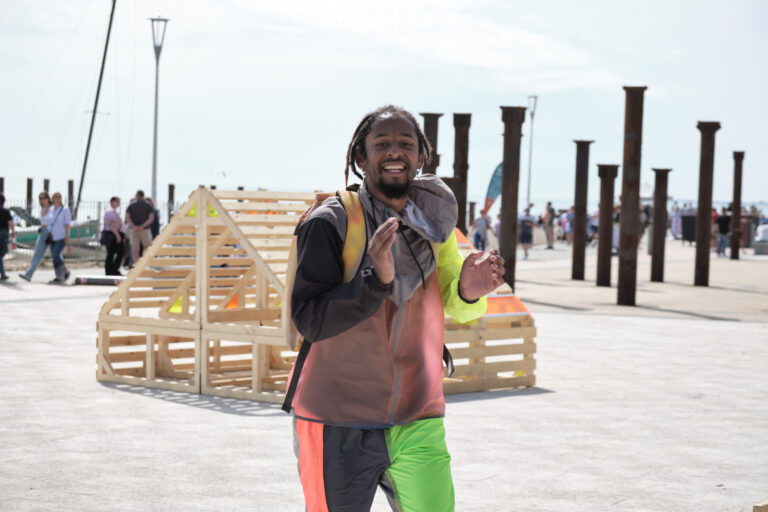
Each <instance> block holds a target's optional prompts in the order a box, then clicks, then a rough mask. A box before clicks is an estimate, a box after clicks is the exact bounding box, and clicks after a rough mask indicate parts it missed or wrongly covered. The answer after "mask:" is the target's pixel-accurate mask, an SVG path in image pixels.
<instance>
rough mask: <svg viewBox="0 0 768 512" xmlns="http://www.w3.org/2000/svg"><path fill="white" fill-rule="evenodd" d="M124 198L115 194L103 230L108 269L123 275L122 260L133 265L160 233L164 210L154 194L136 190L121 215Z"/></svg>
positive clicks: (129, 266) (125, 263) (130, 265)
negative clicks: (158, 204)
mask: <svg viewBox="0 0 768 512" xmlns="http://www.w3.org/2000/svg"><path fill="white" fill-rule="evenodd" d="M119 210H120V198H119V197H116V196H115V197H112V198H110V200H109V207H107V209H106V210H104V218H103V222H102V231H101V245H103V246H104V247H105V248H106V250H107V256H106V258H105V260H104V273H105V274H106V275H108V276H120V275H122V274H121V272H120V264H121V262H123V266H124V267H126V268H128V269H131V268H133V265H134V263H135V262H136V261H138V260H139V258H140V257H141V254H142V253H143V251H144V250H145V249H146V248H147V247H149V246H150V245H151V244H152V240H154V239H155V237H157V235H158V234H159V233H160V212H159V211H158V210H157V208H155V203H154V201H152V198H149V197H145V195H144V191H142V190H138V191H136V195H135V196H134V197H133V198H132V199H131V201H130V203H129V204H128V207H127V208H126V209H125V217H124V218H121V217H120V212H119Z"/></svg>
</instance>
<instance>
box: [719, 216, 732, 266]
mask: <svg viewBox="0 0 768 512" xmlns="http://www.w3.org/2000/svg"><path fill="white" fill-rule="evenodd" d="M715 224H717V256H718V257H722V258H725V256H726V254H725V250H726V249H727V248H728V237H729V236H730V234H731V216H730V215H728V210H727V209H726V208H725V207H723V210H722V213H721V214H720V215H719V216H718V217H717V219H715Z"/></svg>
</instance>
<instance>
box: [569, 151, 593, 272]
mask: <svg viewBox="0 0 768 512" xmlns="http://www.w3.org/2000/svg"><path fill="white" fill-rule="evenodd" d="M573 142H575V143H576V184H575V187H574V196H573V253H572V254H571V279H580V280H583V279H584V258H585V256H586V255H585V253H586V250H587V184H588V182H589V177H588V176H587V173H588V171H589V145H590V144H592V143H593V142H594V141H592V140H575V141H573Z"/></svg>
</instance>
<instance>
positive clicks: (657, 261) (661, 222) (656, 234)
mask: <svg viewBox="0 0 768 512" xmlns="http://www.w3.org/2000/svg"><path fill="white" fill-rule="evenodd" d="M652 170H653V172H654V173H656V181H655V184H654V187H653V224H652V227H653V231H652V233H651V239H652V240H653V241H652V242H651V245H652V250H653V252H652V253H651V281H655V282H658V283H663V282H664V244H665V243H666V239H667V181H668V180H667V178H668V176H669V173H670V172H671V171H672V169H652Z"/></svg>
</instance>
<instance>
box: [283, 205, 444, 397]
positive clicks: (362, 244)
mask: <svg viewBox="0 0 768 512" xmlns="http://www.w3.org/2000/svg"><path fill="white" fill-rule="evenodd" d="M336 196H337V197H338V198H339V200H340V201H341V204H342V205H343V206H344V211H345V212H346V214H347V232H346V235H345V237H344V248H343V249H342V252H341V260H342V261H343V262H344V280H343V282H344V283H348V282H349V281H351V280H352V279H353V278H354V277H355V275H356V274H357V269H358V268H360V264H361V263H362V261H363V258H364V257H365V252H366V249H367V245H368V244H367V234H366V231H365V213H364V212H363V205H362V203H361V202H360V196H359V195H358V193H357V192H353V191H349V190H339V191H338V192H336ZM325 197H328V196H327V195H326V196H325ZM325 197H324V198H323V199H325ZM320 202H322V201H320ZM316 204H319V203H317V202H316ZM305 216H306V215H305ZM303 219H304V217H302V220H303ZM294 238H295V237H294ZM295 245H296V244H295V243H294V244H292V246H291V262H293V264H294V266H293V274H295V273H296V265H297V264H298V262H297V261H296V247H295ZM287 281H288V274H286V282H287ZM290 282H291V287H290V290H291V293H292V292H293V279H290ZM287 289H288V288H287V287H286V290H287ZM290 300H291V298H290V294H288V293H287V292H286V297H285V302H286V303H290ZM288 311H290V310H288ZM284 321H285V322H286V325H290V326H291V327H292V328H293V332H295V331H296V327H295V326H294V325H293V320H292V319H291V318H290V317H288V318H285V319H284ZM294 339H295V338H294ZM311 346H312V344H311V343H308V342H306V341H303V342H302V343H301V348H300V349H299V355H298V356H296V363H295V364H294V365H293V374H292V375H291V382H290V383H289V384H288V389H287V390H286V391H285V400H283V406H282V409H283V410H284V411H285V412H291V408H292V404H293V395H294V394H295V393H296V387H297V386H298V384H299V376H300V375H301V369H302V368H303V367H304V361H305V360H306V359H307V354H308V353H309V349H310V347H311ZM449 357H450V354H449Z"/></svg>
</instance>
